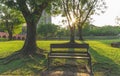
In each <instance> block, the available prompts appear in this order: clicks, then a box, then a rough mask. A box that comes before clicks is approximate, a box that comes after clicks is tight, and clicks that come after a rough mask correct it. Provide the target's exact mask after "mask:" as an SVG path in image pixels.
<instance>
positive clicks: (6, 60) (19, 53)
mask: <svg viewBox="0 0 120 76" xmlns="http://www.w3.org/2000/svg"><path fill="white" fill-rule="evenodd" d="M37 49H39V50H37V51H36V53H34V54H32V55H31V54H29V55H25V54H23V50H22V49H21V50H19V51H17V52H15V53H13V54H11V55H10V56H7V57H5V58H0V65H6V64H8V63H10V62H12V61H14V60H17V59H22V58H26V57H30V58H32V57H34V55H35V56H39V57H45V55H43V50H42V49H40V48H37ZM38 51H39V53H38Z"/></svg>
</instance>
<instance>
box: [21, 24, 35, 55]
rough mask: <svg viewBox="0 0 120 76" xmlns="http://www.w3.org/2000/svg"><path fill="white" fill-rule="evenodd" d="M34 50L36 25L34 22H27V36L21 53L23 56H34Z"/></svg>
mask: <svg viewBox="0 0 120 76" xmlns="http://www.w3.org/2000/svg"><path fill="white" fill-rule="evenodd" d="M36 50H37V45H36V24H35V23H34V22H27V35H26V40H25V43H24V46H23V48H22V53H23V54H24V55H29V54H34V53H35V52H36Z"/></svg>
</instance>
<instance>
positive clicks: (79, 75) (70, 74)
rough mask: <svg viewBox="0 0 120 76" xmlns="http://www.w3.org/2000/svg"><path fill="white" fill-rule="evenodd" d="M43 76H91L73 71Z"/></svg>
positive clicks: (56, 72)
mask: <svg viewBox="0 0 120 76" xmlns="http://www.w3.org/2000/svg"><path fill="white" fill-rule="evenodd" d="M41 76H90V75H89V74H87V73H75V72H71V71H50V72H44V73H42V74H41Z"/></svg>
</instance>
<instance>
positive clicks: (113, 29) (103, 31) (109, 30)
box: [89, 26, 120, 36]
mask: <svg viewBox="0 0 120 76" xmlns="http://www.w3.org/2000/svg"><path fill="white" fill-rule="evenodd" d="M119 33H120V27H119V26H102V27H96V28H94V29H91V30H90V31H89V34H91V35H94V36H117V35H118V34H119Z"/></svg>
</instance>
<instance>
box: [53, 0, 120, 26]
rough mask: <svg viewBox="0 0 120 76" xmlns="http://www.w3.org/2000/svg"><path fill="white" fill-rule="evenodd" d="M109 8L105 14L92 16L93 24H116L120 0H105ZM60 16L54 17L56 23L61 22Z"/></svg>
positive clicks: (119, 14) (119, 12)
mask: <svg viewBox="0 0 120 76" xmlns="http://www.w3.org/2000/svg"><path fill="white" fill-rule="evenodd" d="M105 2H106V4H107V7H108V8H107V9H106V12H105V13H104V14H100V15H94V16H92V17H93V19H94V21H93V22H92V24H94V25H96V26H104V25H116V22H115V18H116V17H117V16H119V17H120V0H105ZM60 20H61V18H60V16H58V17H54V18H52V22H53V23H55V24H61V21H60Z"/></svg>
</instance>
